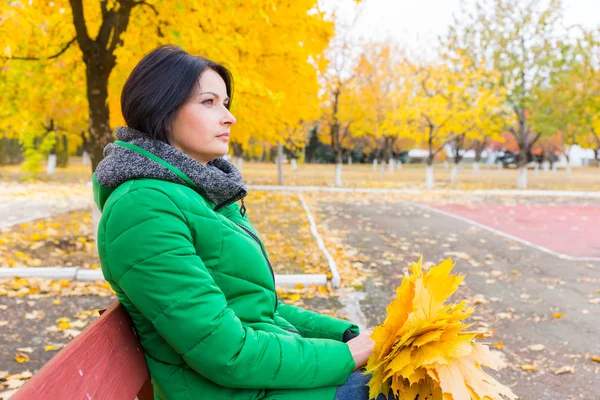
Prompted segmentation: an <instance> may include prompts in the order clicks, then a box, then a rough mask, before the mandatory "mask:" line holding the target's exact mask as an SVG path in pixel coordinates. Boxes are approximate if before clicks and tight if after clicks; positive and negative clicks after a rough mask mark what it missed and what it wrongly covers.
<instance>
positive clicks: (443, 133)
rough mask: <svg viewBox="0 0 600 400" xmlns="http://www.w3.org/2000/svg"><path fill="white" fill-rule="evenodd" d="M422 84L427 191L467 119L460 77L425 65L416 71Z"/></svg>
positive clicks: (442, 67)
mask: <svg viewBox="0 0 600 400" xmlns="http://www.w3.org/2000/svg"><path fill="white" fill-rule="evenodd" d="M414 75H415V77H416V79H417V82H418V90H419V91H418V96H417V98H416V99H415V102H416V104H418V111H417V112H418V119H419V121H418V124H419V127H418V130H419V133H418V136H417V142H418V143H420V144H423V145H425V146H426V149H427V152H428V156H427V159H426V168H425V171H426V175H425V184H426V187H427V188H429V189H431V188H433V185H434V176H433V162H434V160H435V158H436V156H437V155H438V154H440V152H441V151H443V150H444V149H445V147H446V145H447V144H449V143H450V142H452V141H453V140H454V138H455V137H456V136H457V134H459V133H460V131H461V130H462V129H463V127H462V126H460V125H457V124H459V123H460V121H464V118H463V117H462V116H461V115H460V114H462V113H465V112H466V110H465V104H464V103H463V102H461V101H460V98H459V96H460V95H461V90H460V88H459V87H458V86H457V82H458V75H457V73H455V72H454V71H452V69H451V68H450V67H449V66H448V65H445V64H439V63H438V64H435V63H431V64H425V65H418V66H415V67H414Z"/></svg>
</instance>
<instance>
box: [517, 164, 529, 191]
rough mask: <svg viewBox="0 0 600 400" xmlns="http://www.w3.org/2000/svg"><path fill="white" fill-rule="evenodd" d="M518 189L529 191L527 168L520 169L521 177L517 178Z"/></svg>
mask: <svg viewBox="0 0 600 400" xmlns="http://www.w3.org/2000/svg"><path fill="white" fill-rule="evenodd" d="M517 187H518V188H519V189H527V167H520V168H519V176H518V177H517Z"/></svg>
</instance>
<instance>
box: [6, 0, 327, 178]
mask: <svg viewBox="0 0 600 400" xmlns="http://www.w3.org/2000/svg"><path fill="white" fill-rule="evenodd" d="M3 4H4V5H3V10H2V18H1V19H2V24H1V25H0V34H2V36H3V37H6V38H8V39H7V43H6V44H7V47H8V48H9V49H10V54H8V55H6V54H5V55H4V58H3V60H4V61H5V62H7V63H8V64H10V66H11V68H12V67H13V66H15V65H16V64H17V63H37V64H38V65H42V63H45V62H46V61H48V60H57V61H63V62H65V63H67V64H69V62H70V61H73V62H74V64H73V65H74V68H75V70H74V71H71V72H70V73H68V74H67V73H65V74H64V75H61V76H60V78H59V79H56V80H54V81H52V85H50V86H51V87H52V86H54V85H56V86H60V85H62V84H64V83H65V82H68V81H69V78H70V77H72V76H85V80H84V82H85V84H84V85H83V87H82V88H80V89H78V90H74V91H72V93H71V98H72V99H73V101H76V102H79V101H80V100H79V99H81V101H82V102H83V103H85V104H86V108H87V112H86V113H85V115H79V117H80V120H81V121H84V122H85V124H87V126H88V128H89V137H88V142H89V145H90V153H91V158H92V169H95V168H96V166H97V164H98V163H99V162H100V160H101V159H102V150H103V148H104V146H105V145H106V144H107V143H109V142H110V141H112V140H113V136H112V133H111V132H112V128H113V127H114V126H115V125H117V124H121V123H123V120H122V117H121V115H120V103H119V94H120V90H121V88H122V86H123V83H124V82H125V80H126V78H127V76H128V74H129V73H130V71H131V70H132V68H133V66H134V65H135V64H136V63H137V61H138V60H139V59H140V58H141V57H142V56H143V55H144V54H145V53H147V52H148V51H149V50H151V49H152V48H154V47H156V46H158V45H160V44H165V43H172V44H176V45H180V46H182V47H183V48H184V49H185V50H187V51H189V52H190V53H192V54H200V55H203V56H206V57H208V58H211V59H214V60H215V61H218V62H222V63H224V64H226V65H227V66H228V67H229V68H230V69H231V71H232V73H233V75H234V77H235V78H236V85H235V92H236V98H237V97H239V98H241V99H243V101H237V102H236V101H234V102H233V107H232V111H233V112H234V114H235V115H236V117H237V118H238V121H239V122H238V125H237V127H236V132H235V133H234V134H233V135H232V138H234V140H235V141H236V142H237V143H240V144H241V145H242V148H243V145H244V144H246V143H248V140H249V138H250V137H251V136H253V135H256V136H259V137H265V136H268V137H270V138H276V135H277V134H278V128H279V126H278V121H277V118H279V117H282V116H285V114H283V115H282V112H283V111H282V110H284V107H288V108H289V105H288V104H287V103H289V102H290V101H293V99H294V94H293V93H291V92H290V91H289V90H288V89H287V88H288V85H286V83H288V82H290V81H294V80H300V81H301V80H303V79H306V78H307V76H308V77H310V76H311V74H312V78H311V79H313V81H316V72H314V71H315V70H314V68H315V67H314V65H312V64H310V62H309V60H310V59H311V57H312V58H313V59H314V58H316V57H317V56H318V54H320V52H322V51H323V48H324V47H325V46H326V45H327V43H328V41H329V38H330V37H331V35H332V32H333V23H332V22H330V21H327V20H326V18H325V14H324V13H323V12H322V11H321V10H319V8H318V6H317V2H316V1H315V0H305V1H298V2H291V3H290V2H284V1H281V0H276V1H258V2H253V3H252V4H248V3H240V2H234V1H229V0H226V1H225V2H215V1H212V0H204V1H200V2H197V1H192V0H183V1H180V2H160V1H150V0H149V1H137V0H112V1H109V0H101V1H98V2H97V1H92V0H69V1H68V2H67V1H66V0H57V1H55V2H50V3H39V2H29V3H21V2H14V3H8V4H7V3H3ZM223 21H227V23H226V24H224V23H223ZM7 59H8V61H7ZM65 60H67V61H65ZM43 65H44V66H45V65H47V64H43ZM17 69H19V68H17V67H16V66H15V69H14V70H17ZM12 70H13V69H11V70H10V71H12ZM10 71H9V72H10ZM311 71H312V72H311ZM3 72H5V71H3ZM73 74H74V75H73ZM39 75H40V76H47V73H46V70H45V69H43V70H42V71H41V72H40V73H39ZM21 79H27V77H26V76H24V75H23V76H21ZM312 86H313V87H314V86H315V85H312ZM36 95H37V94H36V92H28V93H24V96H31V97H33V98H37V97H36ZM286 100H287V103H286ZM18 102H19V103H20V102H21V99H19V100H18ZM274 114H275V115H274ZM234 148H235V146H234Z"/></svg>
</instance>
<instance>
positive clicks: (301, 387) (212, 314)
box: [94, 46, 373, 400]
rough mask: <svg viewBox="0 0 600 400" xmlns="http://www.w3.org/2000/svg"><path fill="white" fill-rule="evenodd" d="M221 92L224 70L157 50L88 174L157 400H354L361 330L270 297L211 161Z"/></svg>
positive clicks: (136, 76) (110, 263) (222, 107)
mask: <svg viewBox="0 0 600 400" xmlns="http://www.w3.org/2000/svg"><path fill="white" fill-rule="evenodd" d="M231 98H232V78H231V75H230V73H229V71H228V70H227V69H226V68H224V67H223V66H221V65H219V64H216V63H214V62H212V61H210V60H207V59H204V58H202V57H194V56H191V55H189V54H187V53H186V52H184V51H183V50H182V49H180V48H178V47H174V46H163V47H159V48H157V49H155V50H154V51H152V52H151V53H149V54H148V55H146V56H145V57H144V58H143V59H142V60H141V61H140V63H139V64H138V65H137V66H136V67H135V68H134V70H133V72H132V73H131V75H130V76H129V78H128V80H127V82H126V83H125V86H124V87H123V92H122V95H121V104H122V112H123V116H124V118H125V121H126V123H127V127H120V128H117V130H116V136H117V138H118V141H117V142H115V143H114V144H109V145H108V146H107V147H106V149H105V158H104V160H103V161H102V162H101V163H100V164H99V165H98V167H97V169H96V172H95V174H94V195H95V200H96V203H97V204H98V207H99V208H100V210H102V212H103V215H102V219H101V221H100V225H99V228H98V250H99V254H100V260H101V263H102V272H103V274H104V276H105V278H106V279H107V280H108V282H110V284H111V286H112V288H113V289H114V290H115V292H116V294H117V297H118V299H119V301H120V302H121V303H122V304H123V306H124V307H125V308H126V309H127V311H128V313H129V315H130V316H131V318H132V320H133V323H134V325H135V328H136V330H137V332H138V335H139V338H140V342H141V344H142V347H143V349H144V352H145V356H146V361H147V364H148V369H149V371H150V375H151V376H152V383H153V387H154V391H155V397H156V398H159V399H177V400H179V399H323V400H330V399H334V398H335V399H358V398H364V399H366V398H368V391H367V388H366V387H365V386H364V385H365V383H366V382H367V381H368V377H366V376H362V374H361V373H360V372H359V371H357V372H355V373H354V374H352V372H353V371H354V370H357V369H358V368H360V367H362V366H364V364H365V363H366V360H367V359H368V357H369V355H370V354H371V353H372V351H373V342H372V341H371V339H370V338H369V337H368V335H365V334H358V333H359V331H358V327H357V326H356V325H353V324H351V323H349V322H347V321H343V320H339V319H335V318H332V317H329V316H325V315H320V314H318V313H314V312H310V311H306V310H303V309H301V308H298V307H295V306H292V305H286V304H283V303H282V302H280V301H279V300H278V299H277V295H276V292H275V282H274V273H273V270H272V268H271V265H270V263H269V259H268V255H267V252H266V250H265V248H264V244H263V243H262V241H261V240H260V238H259V235H258V233H257V232H256V231H255V229H254V228H253V226H252V224H251V223H250V222H249V220H248V216H247V214H246V209H245V207H244V203H243V199H244V197H245V196H246V194H247V191H246V188H245V186H244V183H243V182H242V179H241V176H240V173H239V172H238V171H237V170H236V169H235V168H234V167H233V166H232V165H231V164H230V163H229V162H227V161H225V160H224V159H223V158H221V157H222V156H224V155H225V154H227V151H228V142H229V137H230V135H231V131H230V128H231V126H232V125H234V124H235V122H236V120H235V117H234V116H233V115H232V114H231V113H230V112H229V108H230V106H231ZM238 201H241V207H240V206H239V205H238V204H237V202H238ZM351 374H352V375H351ZM349 377H350V379H349Z"/></svg>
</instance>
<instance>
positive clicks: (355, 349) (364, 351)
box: [346, 329, 375, 371]
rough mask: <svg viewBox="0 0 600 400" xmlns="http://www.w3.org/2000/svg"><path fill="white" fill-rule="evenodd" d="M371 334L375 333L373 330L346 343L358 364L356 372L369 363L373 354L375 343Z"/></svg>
mask: <svg viewBox="0 0 600 400" xmlns="http://www.w3.org/2000/svg"><path fill="white" fill-rule="evenodd" d="M371 333H373V330H372V329H369V330H367V331H365V332H364V333H361V334H360V335H358V336H357V337H355V338H354V339H350V340H348V342H347V343H346V344H347V345H348V347H349V348H350V353H351V354H352V358H353V359H354V363H355V364H356V368H354V370H355V371H356V370H357V369H359V368H362V367H363V366H364V365H365V364H366V363H367V360H368V359H369V356H371V354H373V349H374V347H375V342H374V341H373V340H372V339H371V338H370V337H369V336H370V335H371Z"/></svg>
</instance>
